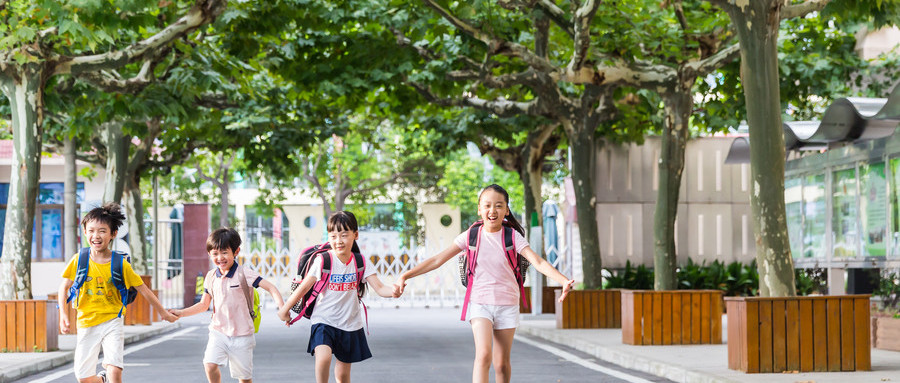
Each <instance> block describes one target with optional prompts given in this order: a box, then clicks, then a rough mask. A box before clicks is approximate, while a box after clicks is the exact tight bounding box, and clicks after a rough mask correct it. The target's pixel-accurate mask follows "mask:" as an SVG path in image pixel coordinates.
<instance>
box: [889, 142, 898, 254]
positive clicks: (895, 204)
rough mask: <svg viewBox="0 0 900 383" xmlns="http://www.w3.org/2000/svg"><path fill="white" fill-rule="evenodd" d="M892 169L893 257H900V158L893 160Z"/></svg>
mask: <svg viewBox="0 0 900 383" xmlns="http://www.w3.org/2000/svg"><path fill="white" fill-rule="evenodd" d="M890 167H891V192H890V199H891V205H890V206H891V257H892V258H893V257H900V158H892V159H891V161H890Z"/></svg>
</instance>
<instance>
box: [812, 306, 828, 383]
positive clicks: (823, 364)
mask: <svg viewBox="0 0 900 383" xmlns="http://www.w3.org/2000/svg"><path fill="white" fill-rule="evenodd" d="M825 303H826V302H825V300H824V299H817V300H815V301H813V335H812V336H813V371H828V338H827V337H826V335H825V334H828V318H827V315H828V314H827V310H826V304H825Z"/></svg>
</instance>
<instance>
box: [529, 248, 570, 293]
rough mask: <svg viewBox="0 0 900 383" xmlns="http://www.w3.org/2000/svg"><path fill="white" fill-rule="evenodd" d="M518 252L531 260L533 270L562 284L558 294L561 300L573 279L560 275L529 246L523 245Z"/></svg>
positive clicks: (567, 291)
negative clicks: (560, 292)
mask: <svg viewBox="0 0 900 383" xmlns="http://www.w3.org/2000/svg"><path fill="white" fill-rule="evenodd" d="M519 254H522V256H523V257H525V259H527V260H528V262H531V265H532V266H534V269H535V270H537V271H539V272H540V273H541V274H544V275H546V276H547V277H549V278H552V279H553V280H554V281H556V282H559V284H560V285H562V287H563V291H562V294H560V295H559V301H560V302H562V301H563V299H565V298H566V294H568V293H569V291H570V290H572V285H573V284H574V283H575V280H574V279H569V278H566V276H565V275H562V273H560V272H559V270H556V268H555V267H553V265H551V264H550V262H547V261H546V260H544V258H541V256H540V255H538V254H537V253H535V252H534V250H532V249H531V247H529V246H525V248H523V249H522V251H520V252H519Z"/></svg>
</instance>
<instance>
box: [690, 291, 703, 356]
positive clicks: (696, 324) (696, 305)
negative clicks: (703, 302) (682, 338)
mask: <svg viewBox="0 0 900 383" xmlns="http://www.w3.org/2000/svg"><path fill="white" fill-rule="evenodd" d="M690 295H691V307H690V310H691V344H698V343H700V340H701V337H700V293H691V294H690Z"/></svg>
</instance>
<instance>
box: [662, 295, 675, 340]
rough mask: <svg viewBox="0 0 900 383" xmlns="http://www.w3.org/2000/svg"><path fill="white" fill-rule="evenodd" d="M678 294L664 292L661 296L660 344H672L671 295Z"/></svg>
mask: <svg viewBox="0 0 900 383" xmlns="http://www.w3.org/2000/svg"><path fill="white" fill-rule="evenodd" d="M673 295H678V294H670V293H664V294H663V296H662V330H661V331H662V344H672V296H673Z"/></svg>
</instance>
